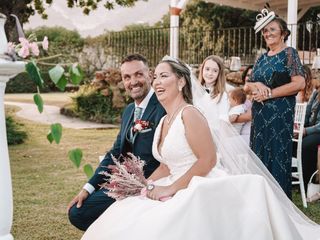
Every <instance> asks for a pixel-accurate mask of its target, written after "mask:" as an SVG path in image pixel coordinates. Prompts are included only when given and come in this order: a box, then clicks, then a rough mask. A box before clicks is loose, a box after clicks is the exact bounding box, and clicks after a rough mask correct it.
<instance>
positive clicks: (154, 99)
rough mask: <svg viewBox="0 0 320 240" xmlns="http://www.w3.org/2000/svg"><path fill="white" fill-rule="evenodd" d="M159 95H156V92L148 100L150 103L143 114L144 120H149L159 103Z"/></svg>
mask: <svg viewBox="0 0 320 240" xmlns="http://www.w3.org/2000/svg"><path fill="white" fill-rule="evenodd" d="M157 102H158V101H157V97H156V94H155V93H154V94H153V95H152V96H151V98H150V100H149V102H148V105H147V108H146V110H145V111H144V113H143V115H142V118H141V119H142V120H145V121H146V120H148V119H149V116H150V114H151V113H152V112H153V111H154V109H155V108H156V104H157Z"/></svg>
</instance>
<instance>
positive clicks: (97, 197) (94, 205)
mask: <svg viewBox="0 0 320 240" xmlns="http://www.w3.org/2000/svg"><path fill="white" fill-rule="evenodd" d="M106 191H107V190H106V189H100V190H98V191H95V192H93V193H92V194H91V195H90V196H89V197H88V198H87V199H86V200H85V201H84V202H83V204H82V206H81V207H80V208H77V206H76V204H75V205H73V206H72V208H71V209H70V211H69V214H68V215H69V220H70V222H71V224H72V225H74V226H75V227H77V228H79V229H80V230H83V231H85V230H87V228H88V227H89V226H90V225H91V224H92V223H93V222H94V221H95V220H96V219H97V218H98V217H99V216H100V215H101V214H102V213H103V212H104V211H105V210H106V209H107V208H108V207H109V206H110V205H111V204H112V203H114V202H115V200H114V199H113V198H110V197H108V196H107V194H106V193H105V192H106Z"/></svg>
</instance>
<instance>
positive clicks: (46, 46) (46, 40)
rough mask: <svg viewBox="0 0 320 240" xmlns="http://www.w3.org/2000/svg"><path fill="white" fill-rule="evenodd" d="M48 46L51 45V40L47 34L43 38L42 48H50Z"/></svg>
mask: <svg viewBox="0 0 320 240" xmlns="http://www.w3.org/2000/svg"><path fill="white" fill-rule="evenodd" d="M48 47H49V41H48V37H47V36H45V37H44V38H43V40H42V48H43V49H44V50H48Z"/></svg>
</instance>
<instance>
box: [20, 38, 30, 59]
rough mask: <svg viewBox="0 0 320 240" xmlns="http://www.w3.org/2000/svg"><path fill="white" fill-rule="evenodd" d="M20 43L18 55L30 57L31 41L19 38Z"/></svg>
mask: <svg viewBox="0 0 320 240" xmlns="http://www.w3.org/2000/svg"><path fill="white" fill-rule="evenodd" d="M19 42H20V43H21V48H20V50H19V52H18V55H19V56H20V57H22V58H26V57H28V56H29V55H30V51H29V41H28V40H27V39H25V38H19Z"/></svg>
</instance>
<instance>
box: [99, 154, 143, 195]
mask: <svg viewBox="0 0 320 240" xmlns="http://www.w3.org/2000/svg"><path fill="white" fill-rule="evenodd" d="M111 157H112V160H113V161H114V163H115V165H109V166H108V168H109V170H110V171H104V172H101V174H103V175H105V176H106V177H108V178H107V179H106V182H105V183H104V184H102V185H101V187H102V188H105V189H108V192H107V195H108V196H109V197H112V198H114V199H116V200H122V199H124V198H127V197H130V196H138V195H141V193H143V192H145V189H146V186H147V184H148V183H149V182H148V181H147V179H146V178H145V177H144V175H143V167H144V165H145V162H144V161H143V160H141V159H140V158H139V157H136V156H134V155H133V154H132V153H128V156H127V157H124V156H120V158H119V159H117V158H115V157H114V156H111Z"/></svg>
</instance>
